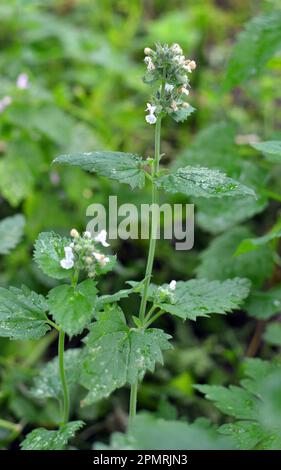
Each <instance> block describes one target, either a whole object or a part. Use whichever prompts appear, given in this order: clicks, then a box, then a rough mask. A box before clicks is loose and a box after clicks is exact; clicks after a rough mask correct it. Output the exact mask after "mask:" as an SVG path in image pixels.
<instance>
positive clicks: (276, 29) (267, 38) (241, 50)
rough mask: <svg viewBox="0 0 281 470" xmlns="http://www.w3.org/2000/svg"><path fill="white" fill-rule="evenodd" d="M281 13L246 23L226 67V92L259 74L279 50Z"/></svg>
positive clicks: (266, 15) (260, 17) (262, 16)
mask: <svg viewBox="0 0 281 470" xmlns="http://www.w3.org/2000/svg"><path fill="white" fill-rule="evenodd" d="M280 23H281V11H280V10H276V11H273V12H270V13H267V14H264V15H261V16H258V17H256V18H254V19H252V20H251V21H249V22H248V23H247V24H246V28H245V31H243V32H241V33H240V34H239V36H238V41H237V43H236V45H235V47H234V50H233V54H232V57H231V59H230V61H229V64H228V69H227V76H226V81H225V85H226V87H227V88H228V89H230V88H231V87H233V86H236V85H239V84H240V83H242V82H244V81H245V80H247V79H249V78H253V77H255V76H257V75H259V74H260V73H261V72H262V71H263V69H264V67H265V66H266V64H267V62H268V60H269V59H270V58H271V57H272V56H273V55H274V54H275V53H276V51H278V49H279V48H280V47H281V29H280Z"/></svg>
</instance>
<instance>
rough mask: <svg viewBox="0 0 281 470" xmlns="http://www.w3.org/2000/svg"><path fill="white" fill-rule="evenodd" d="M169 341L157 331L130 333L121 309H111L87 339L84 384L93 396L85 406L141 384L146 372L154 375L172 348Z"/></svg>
mask: <svg viewBox="0 0 281 470" xmlns="http://www.w3.org/2000/svg"><path fill="white" fill-rule="evenodd" d="M169 338H170V336H169V335H167V334H166V333H164V332H163V331H162V330H159V329H155V328H151V329H147V330H139V329H135V328H131V329H130V328H129V327H128V326H127V324H126V320H125V316H124V314H123V312H122V310H121V309H120V307H118V306H117V305H107V306H106V309H105V311H104V312H100V313H99V314H98V320H97V321H96V322H95V323H94V324H93V326H92V327H91V330H90V334H89V335H88V337H87V339H86V348H85V354H84V358H83V364H82V372H81V384H82V385H83V386H84V387H86V388H87V389H88V390H89V393H88V395H87V397H86V399H85V400H84V403H85V404H90V403H93V402H96V401H98V400H99V399H101V398H103V397H105V396H108V395H109V394H110V393H111V392H112V391H113V390H115V389H116V388H119V387H122V386H123V385H125V384H126V383H130V384H132V383H135V382H136V381H137V380H141V379H142V378H143V376H144V374H145V372H146V370H149V371H151V372H152V371H153V370H154V368H155V363H156V362H160V363H162V362H163V358H162V352H161V351H162V350H165V349H168V348H170V343H169V342H168V339H169Z"/></svg>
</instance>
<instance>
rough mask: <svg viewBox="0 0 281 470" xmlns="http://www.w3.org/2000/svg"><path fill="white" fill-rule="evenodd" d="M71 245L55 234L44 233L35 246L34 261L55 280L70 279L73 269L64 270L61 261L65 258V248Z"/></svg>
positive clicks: (67, 239) (65, 239)
mask: <svg viewBox="0 0 281 470" xmlns="http://www.w3.org/2000/svg"><path fill="white" fill-rule="evenodd" d="M70 243H71V239H70V238H64V237H61V236H60V235H58V234H57V233H54V232H42V233H40V235H39V237H38V239H37V240H36V242H35V245H34V259H35V261H36V263H37V264H38V266H39V268H40V269H41V270H42V271H43V273H44V274H47V276H50V277H53V278H55V279H64V278H69V277H70V276H71V274H72V273H73V269H63V268H62V267H61V265H60V261H61V260H62V259H63V258H64V257H65V253H64V247H65V246H68V245H69V244H70Z"/></svg>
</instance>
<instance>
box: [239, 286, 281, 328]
mask: <svg viewBox="0 0 281 470" xmlns="http://www.w3.org/2000/svg"><path fill="white" fill-rule="evenodd" d="M243 308H244V310H246V312H247V313H248V314H249V315H250V316H251V317H254V318H257V319H259V320H268V319H269V318H271V317H273V316H274V315H276V314H277V313H279V312H280V311H281V287H273V288H272V289H269V290H268V291H265V292H262V291H253V292H251V294H250V296H249V297H248V299H247V300H246V302H245V304H244V306H243Z"/></svg>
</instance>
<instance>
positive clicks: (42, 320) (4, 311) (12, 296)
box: [0, 286, 50, 339]
mask: <svg viewBox="0 0 281 470" xmlns="http://www.w3.org/2000/svg"><path fill="white" fill-rule="evenodd" d="M47 309H48V306H47V304H46V301H45V299H44V297H43V296H41V295H38V294H36V293H35V292H32V291H30V290H29V289H28V288H27V287H25V286H23V287H22V288H21V289H17V288H15V287H10V289H4V288H3V287H0V336H5V337H8V338H10V339H38V338H41V336H44V335H45V333H46V332H47V331H48V330H49V329H50V327H49V325H48V324H47V323H46V322H47V317H46V313H45V312H46V311H47Z"/></svg>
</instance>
